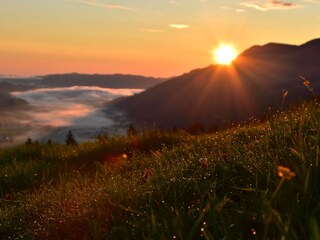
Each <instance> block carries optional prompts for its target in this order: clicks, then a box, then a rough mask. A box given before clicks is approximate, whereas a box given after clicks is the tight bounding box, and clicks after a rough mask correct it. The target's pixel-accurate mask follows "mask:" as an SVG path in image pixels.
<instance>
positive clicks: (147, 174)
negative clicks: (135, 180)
mask: <svg viewBox="0 0 320 240" xmlns="http://www.w3.org/2000/svg"><path fill="white" fill-rule="evenodd" d="M153 175H154V173H153V171H152V170H151V169H148V168H145V169H144V170H143V178H144V179H149V178H150V177H152V176H153Z"/></svg>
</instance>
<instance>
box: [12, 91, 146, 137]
mask: <svg viewBox="0 0 320 240" xmlns="http://www.w3.org/2000/svg"><path fill="white" fill-rule="evenodd" d="M141 91H142V89H108V88H100V87H79V86H76V87H68V88H43V89H36V90H31V91H26V92H16V93H14V95H15V96H16V97H19V98H22V99H25V100H27V101H28V102H29V103H30V104H31V106H32V107H33V110H32V111H29V112H27V115H28V118H26V120H25V121H24V122H23V124H24V125H28V126H30V129H38V130H37V132H41V136H33V137H34V138H39V137H40V138H41V137H44V136H45V135H47V136H50V138H51V139H54V140H56V141H63V137H64V136H65V133H66V132H67V130H68V129H72V131H73V132H74V133H75V135H78V136H79V137H81V139H82V140H88V139H90V138H93V137H95V136H96V135H97V133H99V132H101V129H102V128H108V127H109V128H111V127H112V126H115V125H119V123H116V122H114V120H113V118H112V117H110V116H107V114H106V112H105V111H104V109H105V105H106V103H107V102H109V101H111V100H113V99H115V98H118V97H123V96H130V95H133V94H135V93H139V92H141ZM21 123H22V122H21ZM39 129H41V131H39ZM43 129H48V130H50V131H52V130H54V131H55V134H60V135H61V136H58V137H56V136H55V135H54V134H53V135H52V134H51V133H49V132H45V131H44V130H43ZM57 129H60V130H59V131H58V130H57ZM35 131H36V130H35ZM57 131H58V132H57ZM81 134H82V135H81ZM38 135H39V134H38ZM24 137H25V139H26V138H27V137H28V136H24Z"/></svg>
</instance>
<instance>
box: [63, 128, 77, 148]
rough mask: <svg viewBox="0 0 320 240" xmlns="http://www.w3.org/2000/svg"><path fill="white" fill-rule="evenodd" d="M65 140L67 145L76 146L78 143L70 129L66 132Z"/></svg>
mask: <svg viewBox="0 0 320 240" xmlns="http://www.w3.org/2000/svg"><path fill="white" fill-rule="evenodd" d="M65 142H66V144H67V145H69V146H77V145H78V143H77V141H76V139H75V138H74V136H73V134H72V132H71V131H69V132H68V134H67V136H66V140H65Z"/></svg>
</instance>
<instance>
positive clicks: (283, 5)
mask: <svg viewBox="0 0 320 240" xmlns="http://www.w3.org/2000/svg"><path fill="white" fill-rule="evenodd" d="M240 5H242V6H245V7H248V8H254V9H256V10H259V11H269V10H288V9H294V8H300V7H301V6H300V5H298V4H295V3H291V2H285V1H279V0H267V1H247V2H242V3H240Z"/></svg>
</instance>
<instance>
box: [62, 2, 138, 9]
mask: <svg viewBox="0 0 320 240" xmlns="http://www.w3.org/2000/svg"><path fill="white" fill-rule="evenodd" d="M66 1H68V2H77V3H82V4H86V5H90V6H95V7H101V8H106V9H115V10H125V11H138V9H137V8H132V7H128V6H125V5H119V4H106V3H101V2H98V1H97V0H66Z"/></svg>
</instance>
